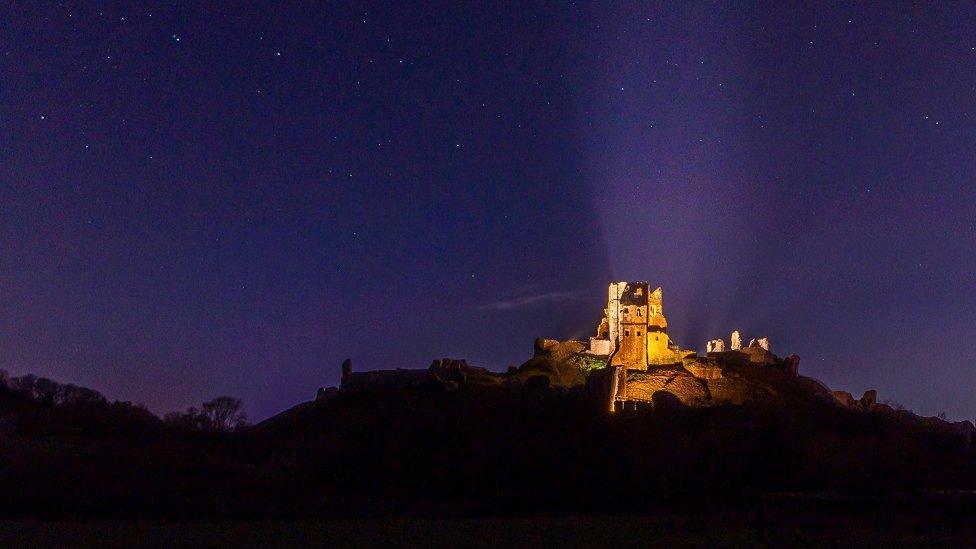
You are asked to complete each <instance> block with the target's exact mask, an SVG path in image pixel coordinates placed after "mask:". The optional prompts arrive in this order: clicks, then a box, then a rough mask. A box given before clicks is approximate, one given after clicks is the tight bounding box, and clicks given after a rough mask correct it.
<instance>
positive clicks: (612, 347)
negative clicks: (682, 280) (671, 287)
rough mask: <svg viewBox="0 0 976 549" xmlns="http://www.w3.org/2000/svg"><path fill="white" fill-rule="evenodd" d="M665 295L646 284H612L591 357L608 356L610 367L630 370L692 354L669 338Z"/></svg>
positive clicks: (608, 291) (664, 362) (591, 347)
mask: <svg viewBox="0 0 976 549" xmlns="http://www.w3.org/2000/svg"><path fill="white" fill-rule="evenodd" d="M662 293H663V292H662V290H661V288H657V289H655V290H653V291H651V289H650V286H648V284H647V282H611V283H610V285H609V287H608V288H607V306H606V308H605V309H604V310H603V318H602V319H601V320H600V323H599V325H597V329H596V335H595V337H592V338H590V348H589V353H590V354H593V355H598V356H609V357H611V360H610V362H611V365H613V366H624V367H626V368H631V369H646V368H647V366H648V365H649V364H655V365H657V364H674V363H676V362H680V361H681V358H682V357H683V356H686V355H687V354H689V353H692V351H685V350H682V349H679V348H677V347H676V346H675V345H674V344H673V342H672V341H671V340H670V338H669V337H668V333H667V329H668V321H667V319H666V318H665V317H664V305H663V299H662Z"/></svg>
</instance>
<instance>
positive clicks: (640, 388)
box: [624, 368, 710, 406]
mask: <svg viewBox="0 0 976 549" xmlns="http://www.w3.org/2000/svg"><path fill="white" fill-rule="evenodd" d="M659 392H665V393H670V394H672V395H674V396H675V397H676V398H677V399H678V400H679V401H680V402H681V403H682V404H684V405H688V406H704V405H708V404H709V401H710V397H709V394H708V387H707V385H706V384H705V382H704V381H703V380H701V379H698V378H696V377H695V376H693V375H691V374H690V373H688V372H687V371H685V370H683V369H672V368H658V369H652V370H646V371H645V370H630V371H628V372H627V383H626V388H625V394H624V396H625V397H626V399H627V400H637V401H641V402H653V401H654V395H655V394H657V393H659ZM657 398H658V399H659V400H660V399H661V398H662V397H661V396H660V395H659V396H658V397H657Z"/></svg>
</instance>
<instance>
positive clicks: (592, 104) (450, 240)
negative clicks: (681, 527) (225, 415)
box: [0, 2, 976, 419]
mask: <svg viewBox="0 0 976 549" xmlns="http://www.w3.org/2000/svg"><path fill="white" fill-rule="evenodd" d="M174 4H175V3H173V2H163V3H159V4H156V5H151V3H143V2H132V3H127V4H125V5H108V4H103V5H101V6H100V7H91V3H88V2H77V3H76V2H8V3H5V4H4V5H3V6H0V30H2V32H0V37H2V38H0V63H2V65H0V368H3V369H6V370H8V371H10V372H11V373H12V374H15V375H19V374H24V373H28V372H32V373H36V374H38V375H43V376H48V377H51V378H54V379H57V380H60V381H64V382H72V383H76V384H81V385H86V386H89V387H92V388H94V389H97V390H99V391H102V392H103V393H105V394H106V395H107V396H108V397H109V398H113V399H120V400H130V401H133V402H142V403H145V404H146V405H147V406H149V408H150V409H151V410H152V411H154V412H156V413H163V412H166V411H171V410H178V409H183V408H185V407H187V406H191V405H198V404H199V403H200V402H201V401H203V400H205V399H207V398H210V397H213V396H216V395H220V394H230V395H235V396H239V397H241V398H242V399H243V400H244V402H245V405H246V407H247V409H248V411H249V413H250V415H251V417H252V419H262V418H264V417H267V416H268V415H271V414H273V413H276V412H278V411H280V410H283V409H285V408H287V407H290V406H292V405H293V404H296V403H298V402H300V401H303V400H309V399H311V398H313V397H314V395H315V390H316V389H317V388H318V387H319V386H329V385H334V384H336V383H337V382H338V379H339V365H340V362H341V361H342V359H344V358H347V357H349V358H351V359H352V360H353V364H354V366H355V368H356V369H373V368H393V367H411V368H412V367H426V366H427V365H428V364H429V363H430V360H431V359H432V358H435V357H441V356H448V357H465V358H467V359H468V361H469V362H471V363H473V364H477V365H482V366H487V367H489V368H492V369H504V368H505V367H506V366H507V365H509V364H520V363H521V362H522V361H524V360H525V359H527V358H528V357H529V356H530V355H531V352H532V340H533V339H534V338H535V337H538V336H546V337H552V338H571V337H584V336H586V335H589V332H590V331H591V330H592V329H593V328H595V324H596V322H597V320H598V318H599V315H600V310H601V307H602V305H603V303H602V299H603V297H604V296H605V291H606V284H607V282H609V281H610V280H647V281H649V282H650V283H651V284H653V285H660V286H662V287H663V288H664V298H665V311H666V313H667V315H668V319H669V321H670V326H671V333H672V336H673V338H674V339H675V340H676V341H677V342H678V343H679V344H682V345H683V346H686V347H694V348H697V349H699V350H702V348H703V347H704V343H705V341H706V340H707V339H712V338H717V337H724V338H725V339H728V334H729V332H731V330H733V329H736V328H738V329H739V330H741V331H742V332H743V336H744V337H745V338H746V340H748V338H751V337H758V336H768V337H769V338H770V339H771V342H772V346H773V351H774V352H777V353H778V354H780V355H785V354H789V353H793V352H795V353H797V354H799V355H800V356H801V357H802V361H801V363H800V371H801V373H803V374H805V375H809V376H812V377H816V378H818V379H821V380H822V381H824V382H826V383H827V384H828V385H830V386H831V387H832V388H834V389H842V390H848V391H850V392H852V393H855V395H856V396H857V395H860V393H861V392H862V391H864V390H865V389H869V388H876V389H878V390H879V398H880V399H882V400H884V399H892V400H895V401H898V402H900V403H902V404H904V405H906V406H908V407H909V408H913V409H915V410H916V411H918V412H921V413H925V414H930V415H932V414H936V413H938V412H940V411H945V412H946V413H947V414H948V415H949V417H950V418H956V419H963V418H970V419H971V418H973V417H974V416H976V400H974V399H973V398H972V394H973V390H974V388H976V358H974V357H976V320H974V318H976V4H973V3H971V2H945V3H938V4H927V3H920V4H909V3H904V4H901V3H894V2H879V3H877V6H875V7H872V6H870V5H868V3H851V4H849V5H844V4H831V6H830V7H827V6H822V7H819V8H810V7H808V6H806V5H805V4H804V3H798V4H794V5H789V4H788V3H785V2H769V3H764V4H747V3H742V2H728V3H723V2H717V3H715V2H709V3H701V4H695V5H692V4H691V3H686V2H676V3H674V4H669V5H657V6H655V7H648V6H640V5H636V4H634V5H624V4H614V7H612V8H606V7H601V8H599V9H598V8H596V7H594V6H586V5H577V6H571V5H555V4H554V5H546V6H540V5H537V4H536V3H526V4H524V5H522V6H520V7H519V9H516V6H509V7H508V8H507V9H505V8H501V7H495V8H487V7H474V6H466V5H465V6H458V5H456V3H443V4H435V3H422V4H417V5H411V6H409V7H408V6H407V5H405V4H402V3H398V2H394V3H390V4H369V5H366V4H364V5H341V4H332V3H329V4H326V3H317V2H308V3H297V2H285V3H280V2H272V3H267V4H263V5H259V4H258V3H256V2H241V3H238V4H236V5H235V4H232V3H224V2H221V3H220V4H221V5H222V7H219V8H218V7H213V5H212V3H193V4H186V5H182V6H175V5H174ZM465 4H466V3H465Z"/></svg>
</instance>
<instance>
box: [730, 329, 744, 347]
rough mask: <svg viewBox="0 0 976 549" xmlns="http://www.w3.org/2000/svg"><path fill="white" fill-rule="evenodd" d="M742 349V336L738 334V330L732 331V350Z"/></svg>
mask: <svg viewBox="0 0 976 549" xmlns="http://www.w3.org/2000/svg"><path fill="white" fill-rule="evenodd" d="M740 349H742V337H741V336H740V335H739V330H735V331H733V332H732V350H733V351H738V350H740Z"/></svg>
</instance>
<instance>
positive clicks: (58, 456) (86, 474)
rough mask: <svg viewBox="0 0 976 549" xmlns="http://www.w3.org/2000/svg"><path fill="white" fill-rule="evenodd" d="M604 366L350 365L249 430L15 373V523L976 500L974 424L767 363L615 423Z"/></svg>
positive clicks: (678, 370)
mask: <svg viewBox="0 0 976 549" xmlns="http://www.w3.org/2000/svg"><path fill="white" fill-rule="evenodd" d="M591 366H592V365H590V364H588V363H586V361H584V360H581V359H580V357H579V355H578V353H577V352H576V351H574V347H573V346H572V345H566V344H551V343H545V342H542V343H538V344H537V349H536V355H535V356H534V357H533V358H532V359H530V360H529V361H527V362H526V363H525V364H524V365H523V366H522V367H520V368H518V369H514V370H513V371H511V372H508V373H505V374H496V373H492V372H488V371H487V370H483V369H480V368H474V367H471V366H468V365H467V364H466V363H464V362H463V361H451V360H447V359H443V360H438V361H435V363H434V364H433V365H432V366H431V368H429V369H428V370H426V371H425V370H400V371H399V372H400V373H396V371H394V373H393V374H390V375H392V377H389V376H386V377H384V373H383V372H373V373H370V374H369V375H368V376H367V375H366V374H364V373H357V372H352V371H351V368H349V370H350V371H349V372H348V373H347V380H348V382H349V384H348V386H346V384H345V383H344V386H343V387H342V388H338V389H336V388H333V389H329V390H320V391H319V395H318V398H317V399H316V400H314V401H309V402H305V403H301V404H298V405H296V406H295V407H293V408H292V409H290V410H288V411H286V412H284V413H282V414H279V415H278V416H275V417H272V418H269V419H268V420H266V421H264V422H261V423H260V424H258V425H256V426H254V427H249V428H242V429H238V430H236V431H235V430H231V431H219V430H208V429H201V428H200V427H199V425H197V426H193V425H192V424H189V423H187V422H179V421H170V422H164V421H162V420H160V419H159V418H157V417H155V416H153V415H152V414H151V413H149V412H148V411H146V410H144V409H142V408H140V407H138V406H134V405H132V404H129V403H118V402H116V403H110V402H108V401H107V400H106V399H105V398H104V397H102V396H101V395H99V394H98V393H96V392H94V391H90V390H87V389H83V388H76V387H72V386H65V385H60V384H57V383H54V382H51V381H50V380H43V379H40V378H31V377H28V378H6V379H5V380H4V381H3V383H2V384H0V433H2V437H0V441H2V442H0V514H2V515H3V516H4V517H6V518H12V517H24V516H28V517H61V518H64V517H73V518H77V517H81V518H88V517H116V518H117V517H131V518H138V517H170V518H194V519H199V518H241V517H303V516H313V517H314V516H375V515H384V514H391V513H392V514H397V513H414V514H415V513H422V514H448V515H456V514H471V515H482V514H492V515H497V514H505V515H520V514H539V513H557V514H566V513H584V514H592V513H607V512H620V513H650V512H661V511H664V510H669V509H697V510H699V511H701V510H703V509H721V508H724V507H727V506H741V505H749V504H748V503H746V502H754V501H757V500H759V499H762V498H767V497H770V495H771V494H807V495H820V496H823V495H829V496H830V497H832V498H838V497H858V498H864V497H871V498H891V497H901V498H905V497H907V498H921V499H926V498H932V497H935V495H937V494H963V493H965V491H969V490H973V489H974V488H976V474H974V464H976V463H974V460H976V454H974V452H973V448H972V443H971V442H972V440H971V424H968V422H964V423H965V424H967V425H969V429H968V430H967V429H961V428H959V424H950V423H948V422H944V421H941V420H936V419H932V418H928V419H927V418H919V417H918V416H915V415H913V414H911V413H909V412H905V411H896V410H893V409H891V408H890V407H887V406H879V405H876V403H862V402H860V401H857V402H852V403H848V404H844V403H843V402H842V401H843V399H838V398H835V396H834V395H833V394H832V393H829V392H825V391H828V390H827V389H826V387H823V385H822V384H819V382H816V381H815V380H809V379H807V378H803V377H802V376H799V377H790V376H789V375H787V374H785V373H783V372H780V371H778V370H776V369H775V368H770V367H753V366H740V367H735V368H727V369H726V375H725V378H724V379H726V382H725V383H726V385H727V387H726V391H729V392H731V393H735V394H738V393H737V392H738V391H739V389H736V388H735V387H736V386H737V385H736V384H739V385H742V386H743V387H749V394H751V395H759V396H758V397H756V398H753V399H751V400H750V401H749V402H747V403H739V404H733V403H726V402H724V401H723V399H722V398H721V397H718V396H715V395H712V396H711V397H710V398H711V399H712V401H711V402H710V403H709V405H707V406H692V405H686V404H685V403H683V401H682V398H677V397H676V398H675V399H674V400H661V399H658V400H655V401H654V403H653V404H654V405H653V406H651V407H647V408H638V409H636V410H628V409H625V410H623V411H620V412H617V413H610V412H608V411H607V410H606V407H605V402H604V401H603V400H601V399H597V398H594V395H593V390H592V389H593V380H594V379H596V378H597V377H598V376H599V374H600V370H598V369H592V368H591ZM573 369H575V371H573ZM651 374H653V375H657V374H654V373H653V372H649V373H648V375H651ZM357 375H358V376H366V377H361V378H357V377H356V376H357ZM662 377H664V378H667V379H670V380H671V382H670V384H669V383H664V385H662V387H664V388H665V389H667V388H669V387H670V388H671V389H670V390H675V389H674V387H679V388H680V387H685V386H686V385H687V384H689V383H697V381H692V380H698V379H699V378H696V377H695V376H693V375H691V374H690V373H689V372H688V371H686V370H684V368H682V367H681V366H680V365H676V366H675V367H673V368H672V370H670V371H667V373H666V374H662ZM676 378H681V379H683V380H684V382H683V383H684V385H683V384H680V383H679V384H675V383H674V379H676ZM364 379H371V380H373V381H372V382H370V383H366V382H364V381H363V380H364ZM376 380H380V381H379V382H377V381H376ZM391 380H393V381H397V380H399V381H397V382H396V383H392V382H391ZM703 387H705V388H706V389H707V388H708V386H707V385H703ZM665 392H666V391H659V393H661V394H663V393H665ZM675 394H677V395H678V396H680V395H683V394H685V393H682V392H681V391H680V390H675ZM848 396H849V395H848ZM727 400H728V399H727ZM731 400H735V399H731Z"/></svg>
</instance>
